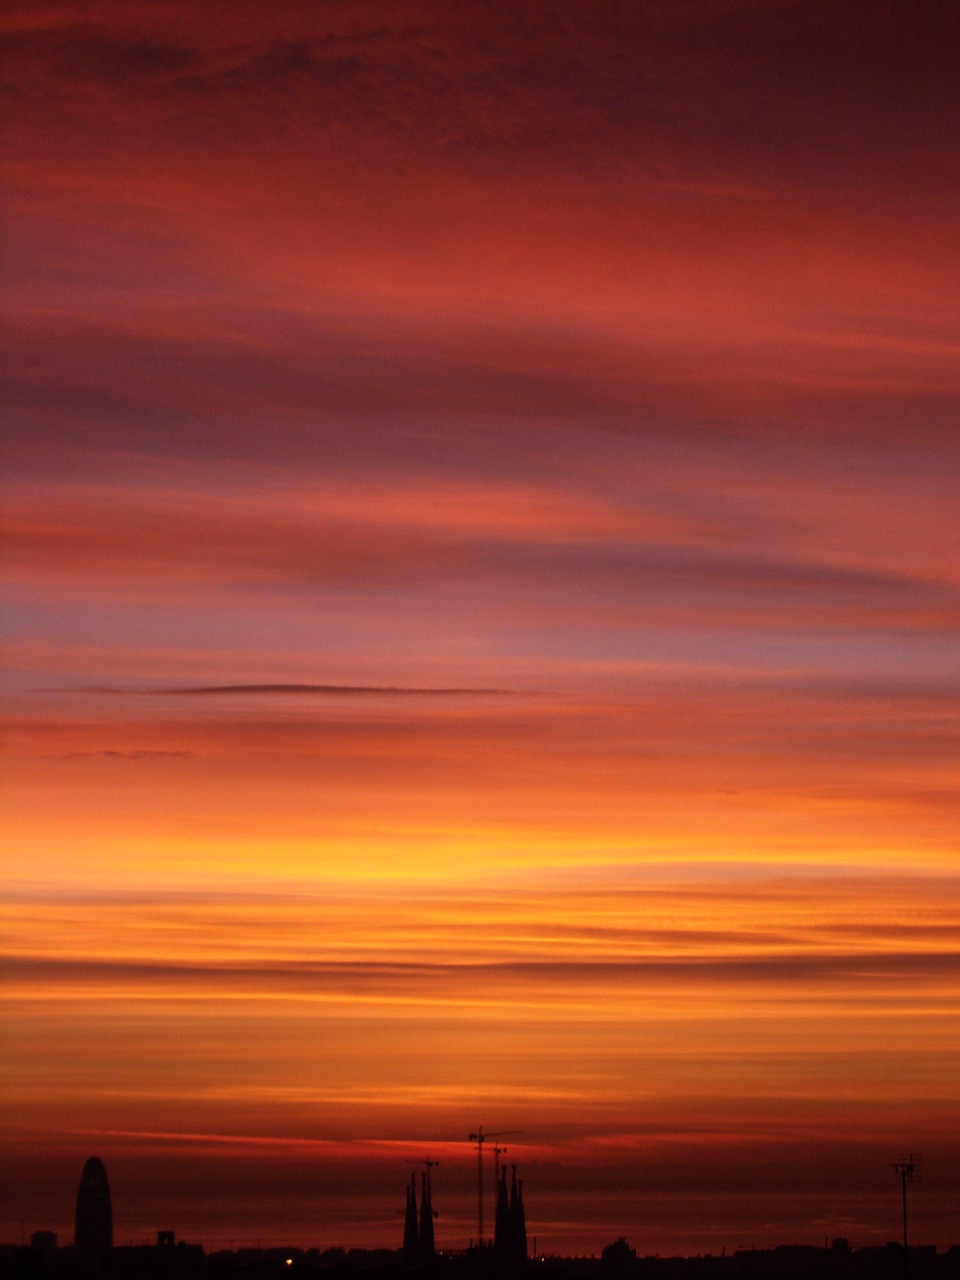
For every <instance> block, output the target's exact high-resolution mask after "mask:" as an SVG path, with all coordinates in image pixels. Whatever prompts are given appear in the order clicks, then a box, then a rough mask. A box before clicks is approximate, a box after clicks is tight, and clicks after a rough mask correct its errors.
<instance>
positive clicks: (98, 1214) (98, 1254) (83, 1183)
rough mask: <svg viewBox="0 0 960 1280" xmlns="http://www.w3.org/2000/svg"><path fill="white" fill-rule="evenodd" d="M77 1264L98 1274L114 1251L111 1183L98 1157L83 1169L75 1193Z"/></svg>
mask: <svg viewBox="0 0 960 1280" xmlns="http://www.w3.org/2000/svg"><path fill="white" fill-rule="evenodd" d="M74 1244H75V1246H76V1251H77V1262H78V1264H79V1265H80V1267H81V1268H82V1269H83V1270H84V1271H88V1272H89V1271H99V1270H101V1269H102V1268H103V1267H104V1266H105V1265H106V1262H107V1259H108V1257H109V1255H110V1250H111V1249H112V1248H113V1207H112V1205H111V1203H110V1183H109V1182H108V1181H107V1171H106V1169H105V1168H104V1167H103V1161H102V1160H101V1159H100V1158H99V1156H91V1157H90V1159H89V1160H88V1161H87V1163H86V1164H85V1165H84V1166H83V1173H82V1174H81V1175H80V1187H79V1189H78V1191H77V1215H76V1219H75V1228H74Z"/></svg>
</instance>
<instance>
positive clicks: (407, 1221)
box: [403, 1173, 420, 1262]
mask: <svg viewBox="0 0 960 1280" xmlns="http://www.w3.org/2000/svg"><path fill="white" fill-rule="evenodd" d="M419 1256H420V1228H419V1225H418V1223H417V1175H416V1174H415V1173H411V1175H410V1185H409V1187H407V1209H406V1213H405V1214H404V1219H403V1258H404V1261H405V1262H416V1261H417V1259H418V1258H419Z"/></svg>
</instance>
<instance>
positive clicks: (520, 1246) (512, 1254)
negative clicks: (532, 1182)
mask: <svg viewBox="0 0 960 1280" xmlns="http://www.w3.org/2000/svg"><path fill="white" fill-rule="evenodd" d="M493 1251H494V1254H495V1255H496V1257H497V1260H498V1262H500V1264H501V1265H502V1266H503V1268H504V1269H505V1270H506V1269H510V1268H521V1267H522V1266H523V1264H524V1263H525V1262H526V1261H527V1216H526V1213H525V1212H524V1208H523V1180H522V1179H518V1178H517V1166H516V1165H511V1179H510V1197H509V1199H508V1198H507V1171H506V1168H504V1169H503V1170H502V1171H501V1174H500V1182H499V1185H498V1186H497V1216H496V1225H495V1228H494V1237H493Z"/></svg>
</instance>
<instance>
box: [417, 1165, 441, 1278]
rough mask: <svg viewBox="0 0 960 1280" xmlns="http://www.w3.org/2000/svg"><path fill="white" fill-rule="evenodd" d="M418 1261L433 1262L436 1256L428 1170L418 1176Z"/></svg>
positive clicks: (431, 1195) (431, 1194)
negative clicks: (419, 1185)
mask: <svg viewBox="0 0 960 1280" xmlns="http://www.w3.org/2000/svg"><path fill="white" fill-rule="evenodd" d="M420 1181H421V1187H420V1261H421V1262H433V1260H434V1259H435V1258H436V1256H437V1249H436V1245H435V1244H434V1239H433V1193H432V1190H431V1187H430V1170H429V1169H428V1170H427V1171H426V1172H425V1173H421V1175H420Z"/></svg>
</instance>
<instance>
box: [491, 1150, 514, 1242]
mask: <svg viewBox="0 0 960 1280" xmlns="http://www.w3.org/2000/svg"><path fill="white" fill-rule="evenodd" d="M493 1248H494V1251H495V1252H496V1255H497V1257H498V1258H499V1259H501V1260H506V1259H507V1258H509V1256H510V1205H509V1202H508V1201H507V1168H506V1165H504V1166H503V1168H502V1169H501V1170H500V1181H499V1182H498V1183H497V1216H496V1222H495V1226H494V1232H493Z"/></svg>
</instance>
